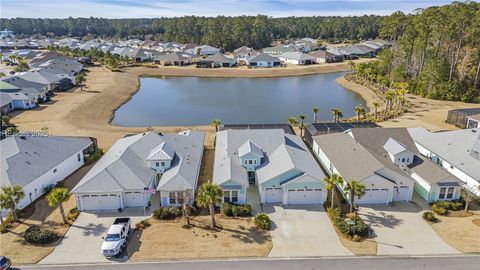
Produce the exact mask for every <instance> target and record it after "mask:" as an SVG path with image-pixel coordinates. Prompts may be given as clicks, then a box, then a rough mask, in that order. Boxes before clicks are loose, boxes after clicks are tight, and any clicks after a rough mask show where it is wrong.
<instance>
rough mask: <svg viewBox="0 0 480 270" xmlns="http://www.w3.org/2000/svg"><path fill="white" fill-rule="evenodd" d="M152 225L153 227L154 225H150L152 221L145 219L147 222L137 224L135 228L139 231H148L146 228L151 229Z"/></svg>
mask: <svg viewBox="0 0 480 270" xmlns="http://www.w3.org/2000/svg"><path fill="white" fill-rule="evenodd" d="M150 225H152V224H151V223H150V221H148V220H146V219H145V220H142V221H140V222H138V223H137V224H135V228H137V229H146V228H148V227H150Z"/></svg>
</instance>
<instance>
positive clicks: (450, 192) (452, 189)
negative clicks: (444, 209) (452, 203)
mask: <svg viewBox="0 0 480 270" xmlns="http://www.w3.org/2000/svg"><path fill="white" fill-rule="evenodd" d="M454 190H455V189H454V188H453V187H450V188H448V191H447V199H452V198H453V191H454Z"/></svg>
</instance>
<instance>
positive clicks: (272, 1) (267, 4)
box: [0, 0, 451, 18]
mask: <svg viewBox="0 0 480 270" xmlns="http://www.w3.org/2000/svg"><path fill="white" fill-rule="evenodd" d="M450 2H451V1H441V0H437V1H434V0H413V1H412V0H407V1H397V0H383V1H382V0H376V1H373V0H340V1H333V0H0V15H1V17H2V18H15V17H29V18H66V17H70V16H71V17H91V16H93V17H104V18H152V17H179V16H184V15H196V16H217V15H225V16H237V15H257V14H264V15H269V16H273V17H287V16H313V15H318V16H327V15H329V16H330V15H331V16H349V15H365V14H368V15H370V14H375V15H388V14H391V13H392V12H395V11H397V10H400V11H403V12H405V13H411V12H414V10H415V9H417V8H423V7H428V6H438V5H445V4H448V3H450Z"/></svg>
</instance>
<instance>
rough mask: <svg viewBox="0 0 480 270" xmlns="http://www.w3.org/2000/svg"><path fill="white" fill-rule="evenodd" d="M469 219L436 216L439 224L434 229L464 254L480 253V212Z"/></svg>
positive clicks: (434, 225) (433, 225)
mask: <svg viewBox="0 0 480 270" xmlns="http://www.w3.org/2000/svg"><path fill="white" fill-rule="evenodd" d="M473 213H474V215H472V216H469V217H445V216H439V215H436V216H437V218H438V220H439V221H438V222H437V223H434V224H432V225H431V226H432V227H433V229H434V230H435V231H436V232H437V233H438V234H439V235H440V237H442V238H443V240H444V241H445V242H447V243H448V244H449V245H451V246H452V247H454V248H456V249H457V250H459V251H461V252H464V253H479V252H480V226H477V225H476V224H475V223H476V222H478V221H479V220H480V211H474V212H473Z"/></svg>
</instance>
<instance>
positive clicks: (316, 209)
mask: <svg viewBox="0 0 480 270" xmlns="http://www.w3.org/2000/svg"><path fill="white" fill-rule="evenodd" d="M263 209H264V210H265V213H267V214H268V216H269V217H270V220H271V222H272V230H271V236H272V243H273V247H272V250H271V251H270V254H269V255H268V256H269V257H305V256H346V255H352V253H351V252H350V251H348V250H347V249H346V248H345V247H343V246H342V244H341V243H340V240H339V239H338V236H337V233H336V232H335V230H334V228H333V225H332V224H331V223H330V219H329V218H328V216H327V213H326V212H325V210H324V209H323V207H322V206H321V205H308V206H307V205H302V206H295V207H293V206H287V207H282V206H276V205H270V204H267V205H264V206H263Z"/></svg>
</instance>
